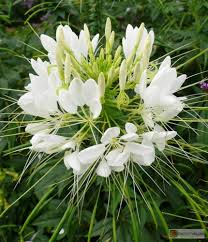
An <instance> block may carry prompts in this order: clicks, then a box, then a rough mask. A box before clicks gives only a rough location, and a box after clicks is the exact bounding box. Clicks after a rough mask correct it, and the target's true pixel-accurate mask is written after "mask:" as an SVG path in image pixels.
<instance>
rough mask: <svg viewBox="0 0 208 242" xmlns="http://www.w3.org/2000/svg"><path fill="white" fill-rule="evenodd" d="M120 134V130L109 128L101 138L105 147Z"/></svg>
mask: <svg viewBox="0 0 208 242" xmlns="http://www.w3.org/2000/svg"><path fill="white" fill-rule="evenodd" d="M119 134H120V128H118V127H112V128H108V129H107V130H106V131H105V133H104V134H103V135H102V137H101V140H100V141H101V142H102V143H103V144H105V145H107V144H109V143H110V142H111V141H112V140H113V139H114V138H117V137H118V136H119Z"/></svg>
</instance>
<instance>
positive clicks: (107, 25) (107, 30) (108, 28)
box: [105, 18, 111, 41]
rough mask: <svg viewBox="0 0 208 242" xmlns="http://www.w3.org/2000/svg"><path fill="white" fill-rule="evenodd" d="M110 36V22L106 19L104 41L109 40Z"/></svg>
mask: <svg viewBox="0 0 208 242" xmlns="http://www.w3.org/2000/svg"><path fill="white" fill-rule="evenodd" d="M110 35H111V20H110V18H107V20H106V24H105V38H106V41H108V40H109V38H110Z"/></svg>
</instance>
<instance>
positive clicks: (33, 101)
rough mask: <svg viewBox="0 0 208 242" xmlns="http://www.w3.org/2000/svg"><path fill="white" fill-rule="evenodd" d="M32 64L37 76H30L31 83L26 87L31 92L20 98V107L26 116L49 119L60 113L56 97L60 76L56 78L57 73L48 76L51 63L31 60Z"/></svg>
mask: <svg viewBox="0 0 208 242" xmlns="http://www.w3.org/2000/svg"><path fill="white" fill-rule="evenodd" d="M31 64H32V67H33V69H34V70H35V72H36V73H37V75H33V74H30V80H31V83H30V84H29V85H28V86H27V87H26V88H27V89H28V90H29V92H27V93H26V94H24V95H23V96H21V97H20V99H19V100H18V105H19V106H20V107H21V108H22V109H23V110H24V112H25V113H26V114H31V115H34V116H39V117H49V116H50V115H51V114H55V113H57V112H58V106H57V96H56V86H57V85H59V84H58V81H59V79H58V76H55V77H54V75H56V74H55V73H51V75H48V71H47V68H48V65H49V63H48V62H46V61H44V62H43V61H42V60H41V59H37V61H35V60H31ZM54 79H55V80H56V82H55V81H54Z"/></svg>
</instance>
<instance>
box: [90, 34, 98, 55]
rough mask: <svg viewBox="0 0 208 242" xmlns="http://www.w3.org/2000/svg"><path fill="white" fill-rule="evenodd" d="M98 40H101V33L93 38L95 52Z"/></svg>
mask: <svg viewBox="0 0 208 242" xmlns="http://www.w3.org/2000/svg"><path fill="white" fill-rule="evenodd" d="M98 40H99V34H96V35H95V36H94V37H93V39H92V48H93V51H94V52H95V50H96V48H97V45H98Z"/></svg>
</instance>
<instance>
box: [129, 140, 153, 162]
mask: <svg viewBox="0 0 208 242" xmlns="http://www.w3.org/2000/svg"><path fill="white" fill-rule="evenodd" d="M125 149H126V151H127V152H130V153H131V157H132V160H133V161H134V162H136V163H138V164H139V165H143V166H149V165H151V164H152V162H154V160H155V150H154V148H153V147H151V146H146V145H142V144H137V143H134V142H129V143H127V145H126V147H125Z"/></svg>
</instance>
